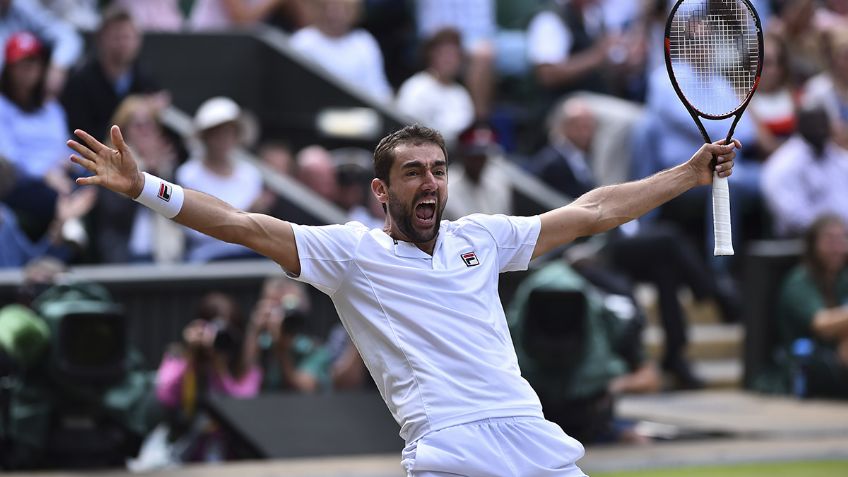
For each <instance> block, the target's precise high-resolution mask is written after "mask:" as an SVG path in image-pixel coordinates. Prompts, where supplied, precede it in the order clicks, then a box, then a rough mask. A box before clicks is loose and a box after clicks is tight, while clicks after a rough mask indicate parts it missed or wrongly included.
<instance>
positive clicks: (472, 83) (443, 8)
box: [416, 0, 497, 120]
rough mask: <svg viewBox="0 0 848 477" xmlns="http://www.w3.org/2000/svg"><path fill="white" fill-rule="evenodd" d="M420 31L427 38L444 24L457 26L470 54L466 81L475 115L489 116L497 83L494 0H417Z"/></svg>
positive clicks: (484, 118)
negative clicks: (495, 78)
mask: <svg viewBox="0 0 848 477" xmlns="http://www.w3.org/2000/svg"><path fill="white" fill-rule="evenodd" d="M416 5H417V19H418V34H419V36H420V37H421V38H422V39H423V40H425V41H427V40H428V39H429V38H431V37H432V36H433V35H435V34H436V33H437V32H438V31H439V30H441V29H443V28H446V27H447V28H455V29H457V30H458V31H459V32H460V34H461V37H462V41H463V46H464V49H465V52H466V54H467V55H468V67H467V69H466V70H465V85H466V86H467V87H468V91H469V93H470V94H471V99H472V101H473V103H474V112H475V119H477V120H487V119H488V117H489V114H490V112H491V111H490V110H491V102H492V96H493V92H494V91H493V90H494V87H495V80H494V77H495V71H494V70H495V59H496V56H497V46H496V25H495V2H494V0H417V2H416Z"/></svg>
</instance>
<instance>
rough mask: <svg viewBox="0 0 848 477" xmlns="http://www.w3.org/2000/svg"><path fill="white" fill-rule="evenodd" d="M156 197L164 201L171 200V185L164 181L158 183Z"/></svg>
mask: <svg viewBox="0 0 848 477" xmlns="http://www.w3.org/2000/svg"><path fill="white" fill-rule="evenodd" d="M158 197H159V198H160V199H162V200H164V201H165V202H170V201H171V186H170V184H166V183H165V182H162V183H161V184H160V185H159V194H158Z"/></svg>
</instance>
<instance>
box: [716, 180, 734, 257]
mask: <svg viewBox="0 0 848 477" xmlns="http://www.w3.org/2000/svg"><path fill="white" fill-rule="evenodd" d="M713 233H714V235H715V252H714V255H716V256H719V255H733V235H732V233H731V230H730V189H729V188H728V186H727V177H719V176H718V174H716V173H715V172H713Z"/></svg>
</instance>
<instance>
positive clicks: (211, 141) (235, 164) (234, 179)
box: [175, 96, 262, 262]
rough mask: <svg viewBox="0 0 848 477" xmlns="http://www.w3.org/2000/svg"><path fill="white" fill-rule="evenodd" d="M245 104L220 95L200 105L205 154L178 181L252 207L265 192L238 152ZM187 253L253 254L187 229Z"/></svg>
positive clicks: (197, 121)
mask: <svg viewBox="0 0 848 477" xmlns="http://www.w3.org/2000/svg"><path fill="white" fill-rule="evenodd" d="M240 119H241V108H240V107H239V105H238V104H236V103H235V101H233V100H232V99H230V98H226V97H223V96H217V97H214V98H211V99H208V100H206V101H204V102H203V104H201V105H200V107H199V108H197V113H195V115H194V127H195V130H196V131H197V135H198V137H199V138H200V141H201V142H202V143H203V151H202V156H200V157H194V158H192V159H190V160H189V161H187V162H186V163H185V164H183V165H182V166H180V167H179V168H178V169H177V172H176V175H175V177H176V179H177V182H178V183H179V184H180V185H182V186H184V187H189V188H191V189H195V190H198V191H201V192H205V193H207V194H214V195H215V196H216V197H218V198H220V199H221V200H223V201H225V202H228V203H229V204H231V205H232V206H233V207H239V208H241V209H246V210H252V209H253V207H254V204H256V203H257V200H258V199H260V197H261V194H262V176H261V174H260V173H259V171H258V170H257V169H256V168H255V167H254V166H253V165H251V164H249V163H247V162H245V161H240V160H237V159H236V158H235V156H234V154H235V151H236V148H237V147H238V145H239V137H240V134H241V123H240ZM186 234H187V236H186V238H187V244H186V253H187V257H186V258H187V260H188V261H190V262H207V261H211V260H223V259H229V258H237V257H253V256H255V254H253V253H252V252H251V251H249V250H248V249H246V248H244V247H241V246H239V245H234V244H231V243H226V242H222V241H220V240H215V239H213V238H211V237H209V236H207V235H203V234H201V233H199V232H195V231H193V230H188V229H186Z"/></svg>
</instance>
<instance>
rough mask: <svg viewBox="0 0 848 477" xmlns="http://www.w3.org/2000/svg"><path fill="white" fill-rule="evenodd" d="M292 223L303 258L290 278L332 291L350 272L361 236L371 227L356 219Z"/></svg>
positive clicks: (329, 293) (298, 251) (331, 293)
mask: <svg viewBox="0 0 848 477" xmlns="http://www.w3.org/2000/svg"><path fill="white" fill-rule="evenodd" d="M291 226H292V230H293V231H294V238H295V243H296V245H297V256H298V259H299V260H300V275H298V276H292V275H290V276H291V278H294V279H295V280H298V281H301V282H304V283H308V284H310V285H312V286H314V287H315V288H317V289H319V290H321V291H322V292H324V293H326V294H327V295H333V294H334V293H335V292H336V291H337V290H338V289H339V287H340V286H341V284H342V281H343V280H344V277H345V275H346V274H347V270H348V267H349V266H350V264H351V262H352V261H353V257H354V255H353V254H354V251H355V250H356V246H357V244H358V242H359V239H360V238H361V237H362V235H363V234H364V233H365V232H366V231H367V230H368V229H366V228H365V226H364V225H362V224H359V223H356V222H350V223H347V224H345V225H325V226H320V227H311V226H307V225H298V224H291Z"/></svg>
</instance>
